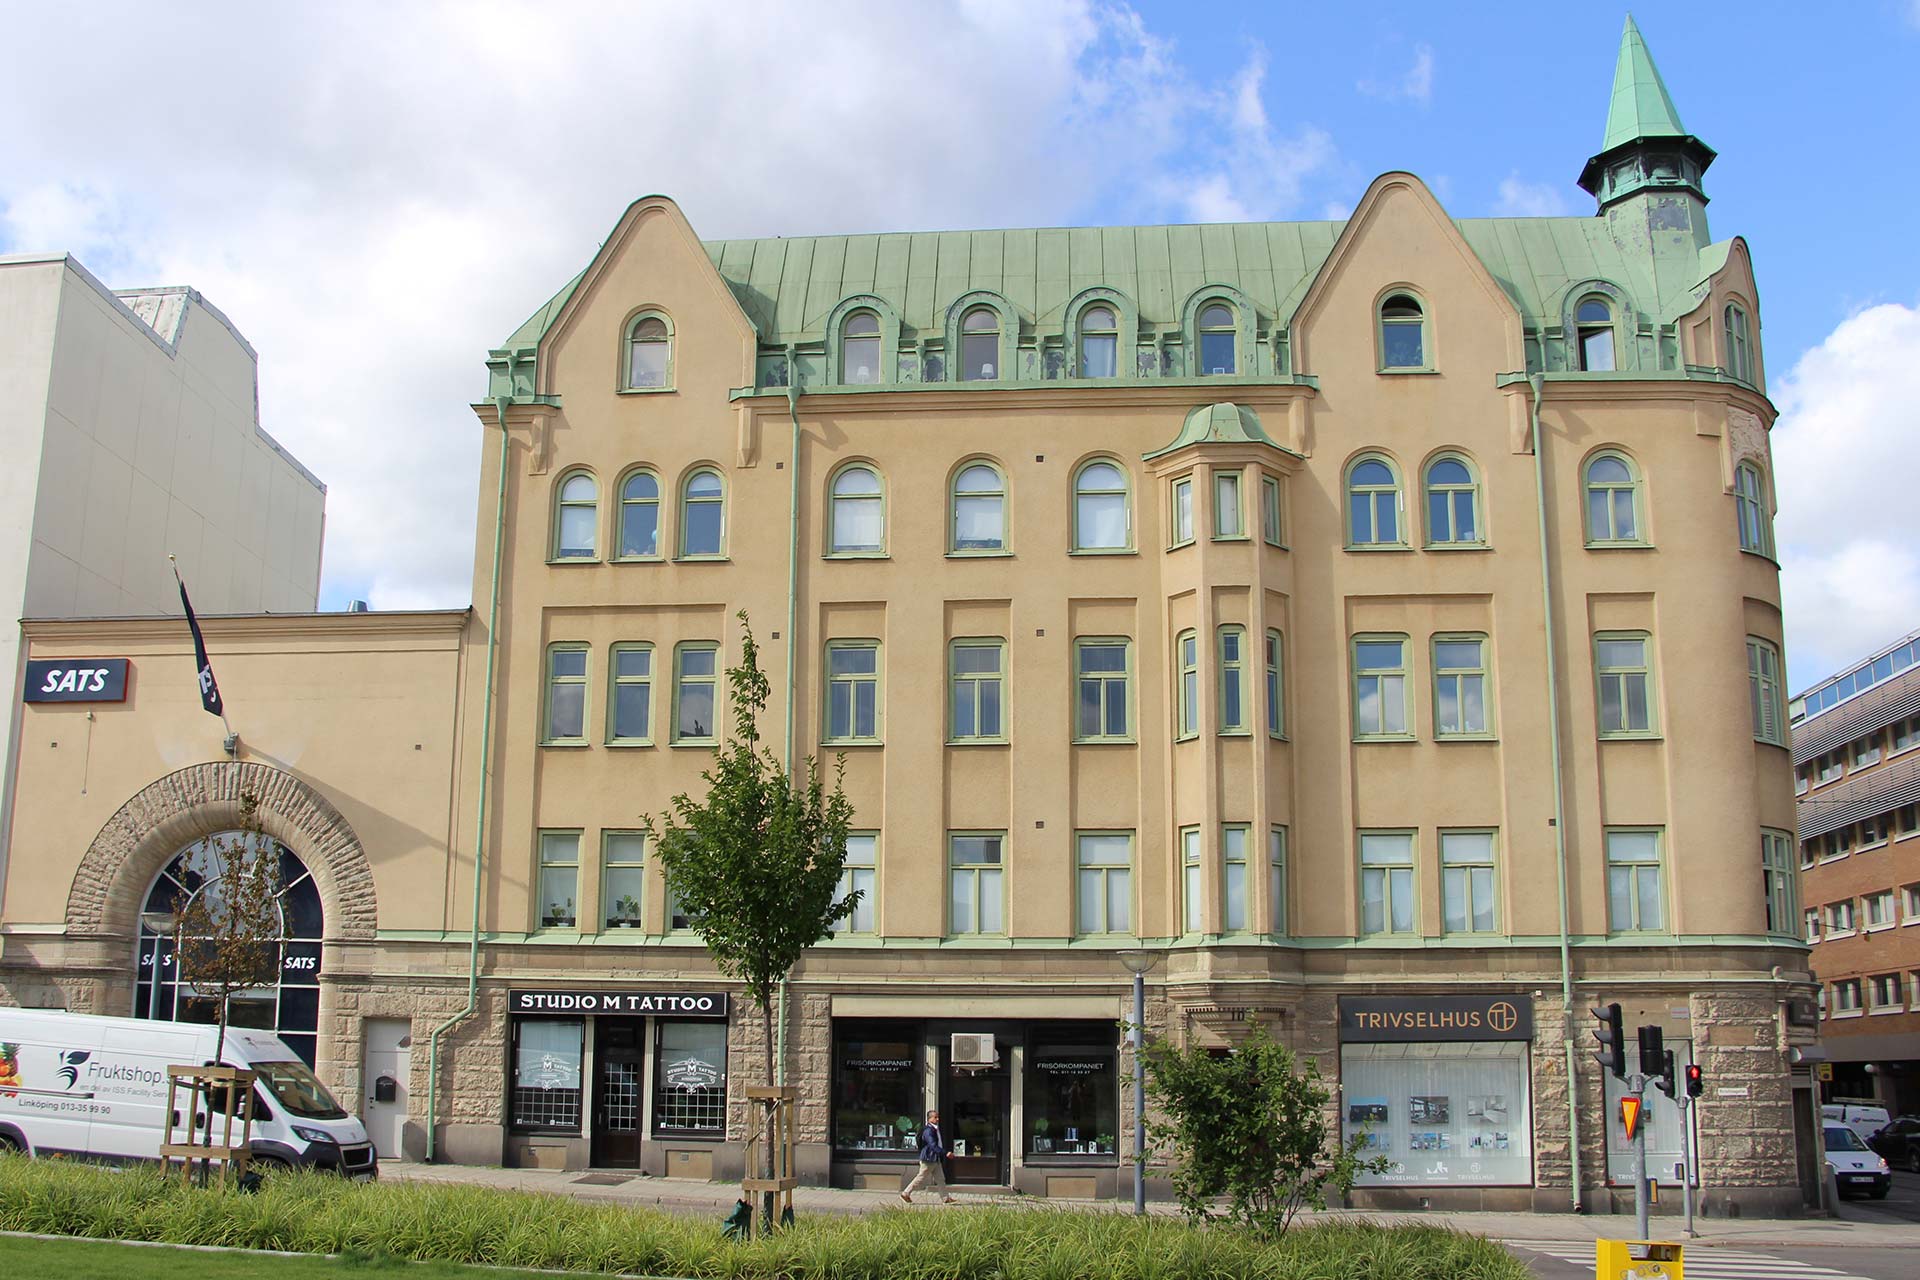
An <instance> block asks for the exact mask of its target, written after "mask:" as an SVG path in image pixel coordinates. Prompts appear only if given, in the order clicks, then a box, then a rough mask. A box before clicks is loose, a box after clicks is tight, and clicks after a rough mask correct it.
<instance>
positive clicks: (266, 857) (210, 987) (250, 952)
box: [173, 794, 282, 1062]
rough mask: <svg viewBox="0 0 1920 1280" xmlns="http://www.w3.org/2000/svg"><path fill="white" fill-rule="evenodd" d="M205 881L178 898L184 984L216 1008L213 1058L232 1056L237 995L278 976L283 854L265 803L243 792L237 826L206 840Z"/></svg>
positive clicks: (176, 908)
mask: <svg viewBox="0 0 1920 1280" xmlns="http://www.w3.org/2000/svg"><path fill="white" fill-rule="evenodd" d="M202 874H203V875H204V877H205V878H204V879H203V880H201V882H200V883H199V885H198V886H197V891H194V892H191V893H186V892H183V893H182V895H181V897H180V899H179V900H178V901H176V902H175V903H174V908H173V911H174V936H175V937H177V938H179V939H180V942H179V953H180V954H179V957H178V965H179V976H180V981H181V983H182V984H183V986H191V987H192V988H193V990H194V992H195V994H196V995H198V996H200V997H202V998H204V999H209V1000H213V1001H215V1002H216V1005H217V1013H218V1015H219V1016H218V1021H219V1024H220V1031H219V1034H218V1036H217V1037H216V1038H215V1041H214V1044H215V1048H214V1060H215V1061H216V1062H218V1061H219V1060H220V1059H221V1058H222V1057H223V1055H224V1054H225V1053H226V1045H227V1018H228V1015H229V1013H230V1012H231V1008H232V1005H233V998H234V996H236V995H238V994H239V993H241V992H242V991H251V990H253V989H255V988H257V987H269V986H272V985H273V984H274V983H275V982H277V981H278V980H279V977H280V938H281V933H282V927H281V920H280V890H281V888H282V886H281V884H280V859H279V858H278V857H276V856H275V855H274V849H273V841H272V840H271V839H269V838H268V837H267V835H266V834H265V833H264V832H263V831H261V830H260V802H259V800H258V798H256V797H255V796H253V795H250V794H243V795H241V797H240V826H239V829H238V830H237V831H232V832H228V833H226V834H224V835H219V836H214V837H212V838H211V839H209V840H208V841H207V842H206V863H205V864H204V871H203V872H202Z"/></svg>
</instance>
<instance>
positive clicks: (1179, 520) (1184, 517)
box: [1169, 476, 1193, 547]
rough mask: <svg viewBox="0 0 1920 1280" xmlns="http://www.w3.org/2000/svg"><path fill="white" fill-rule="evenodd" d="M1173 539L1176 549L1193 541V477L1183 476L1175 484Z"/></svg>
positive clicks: (1172, 543)
mask: <svg viewBox="0 0 1920 1280" xmlns="http://www.w3.org/2000/svg"><path fill="white" fill-rule="evenodd" d="M1172 525H1173V537H1172V538H1171V539H1170V540H1169V541H1170V543H1171V545H1173V546H1176V547H1182V546H1185V545H1186V544H1187V543H1189V542H1192V541H1193V477H1192V476H1181V477H1180V478H1179V479H1178V480H1175V481H1174V482H1173V521H1172Z"/></svg>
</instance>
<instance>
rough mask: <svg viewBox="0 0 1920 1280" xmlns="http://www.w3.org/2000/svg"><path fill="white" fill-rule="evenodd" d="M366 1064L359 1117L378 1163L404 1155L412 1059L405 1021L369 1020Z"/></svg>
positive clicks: (410, 1033) (409, 1027) (410, 1027)
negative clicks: (403, 1145)
mask: <svg viewBox="0 0 1920 1280" xmlns="http://www.w3.org/2000/svg"><path fill="white" fill-rule="evenodd" d="M366 1033H367V1041H366V1043H367V1061H366V1071H365V1073H364V1074H363V1075H362V1076H361V1079H362V1080H363V1081H364V1082H365V1088H366V1097H365V1098H364V1099H363V1100H362V1102H361V1108H362V1109H361V1112H360V1114H361V1115H362V1116H363V1117H364V1118H365V1119H366V1122H367V1136H368V1137H369V1138H371V1139H372V1140H373V1149H374V1150H375V1151H376V1152H378V1153H379V1155H380V1158H381V1159H382V1160H398V1159H400V1158H401V1156H402V1155H403V1154H404V1151H403V1147H402V1135H404V1134H405V1133H406V1129H407V1073H408V1068H409V1066H410V1065H411V1063H412V1059H413V1025H412V1024H411V1023H410V1022H408V1021H407V1019H405V1018H369V1019H367V1025H366Z"/></svg>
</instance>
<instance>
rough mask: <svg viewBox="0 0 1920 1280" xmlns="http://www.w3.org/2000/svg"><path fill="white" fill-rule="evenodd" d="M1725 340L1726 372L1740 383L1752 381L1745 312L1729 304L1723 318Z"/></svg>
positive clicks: (1733, 304) (1735, 305)
mask: <svg viewBox="0 0 1920 1280" xmlns="http://www.w3.org/2000/svg"><path fill="white" fill-rule="evenodd" d="M1723 322H1724V326H1725V331H1726V340H1727V372H1728V373H1730V374H1732V375H1733V376H1734V377H1736V378H1738V379H1739V380H1740V381H1742V382H1752V381H1753V349H1752V347H1751V345H1750V343H1749V339H1748V334H1747V311H1746V308H1745V307H1742V306H1741V305H1740V304H1739V303H1737V302H1729V303H1728V304H1727V310H1726V313H1725V315H1724V317H1723Z"/></svg>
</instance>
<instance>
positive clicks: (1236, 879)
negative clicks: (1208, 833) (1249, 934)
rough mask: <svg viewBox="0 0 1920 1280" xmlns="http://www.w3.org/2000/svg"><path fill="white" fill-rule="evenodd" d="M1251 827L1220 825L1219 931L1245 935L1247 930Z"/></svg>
mask: <svg viewBox="0 0 1920 1280" xmlns="http://www.w3.org/2000/svg"><path fill="white" fill-rule="evenodd" d="M1252 843H1253V828H1252V827H1250V826H1248V825H1247V824H1246V823H1244V822H1223V823H1221V824H1220V890H1221V893H1220V897H1221V905H1222V912H1221V921H1220V923H1221V929H1222V931H1223V932H1226V933H1244V932H1246V928H1247V892H1248V890H1247V862H1248V855H1249V852H1250V850H1249V849H1248V846H1249V845H1251V844H1252Z"/></svg>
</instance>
